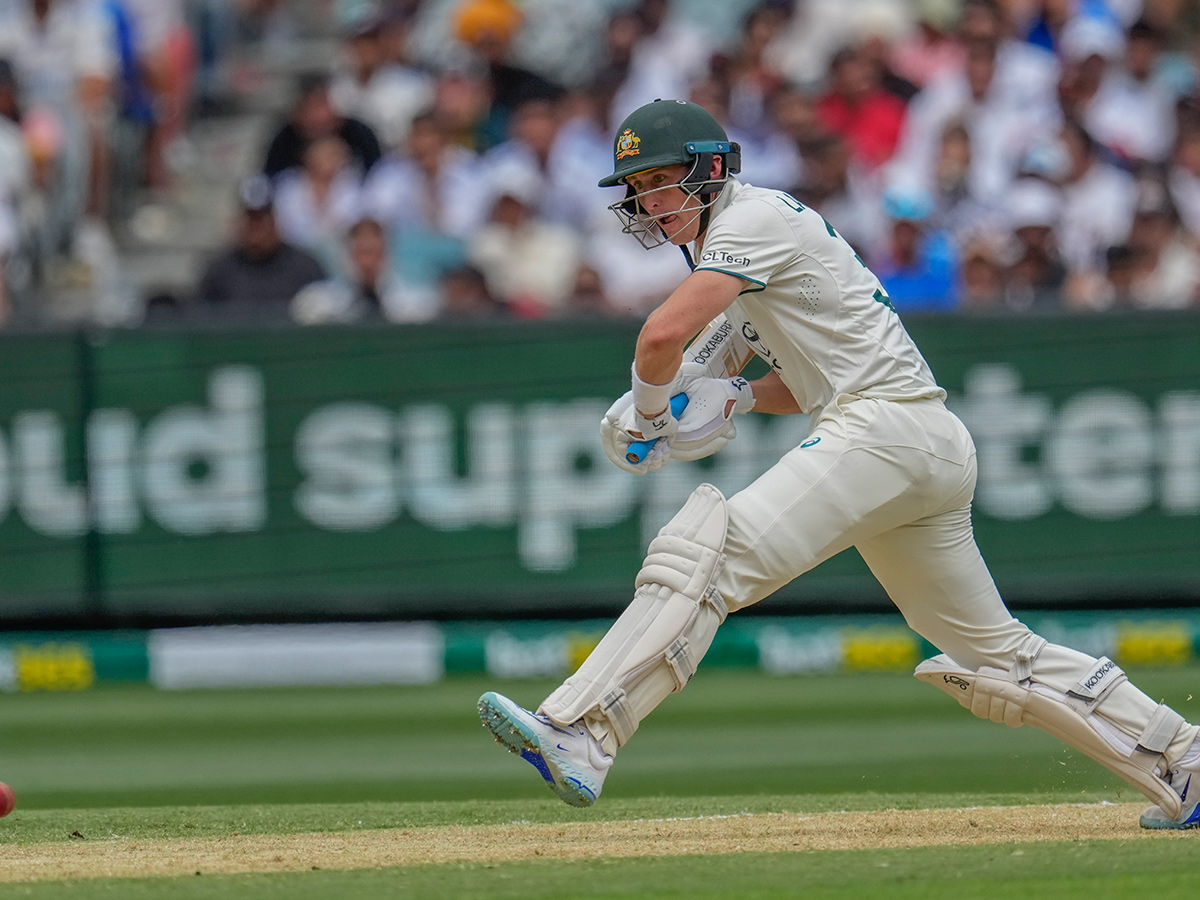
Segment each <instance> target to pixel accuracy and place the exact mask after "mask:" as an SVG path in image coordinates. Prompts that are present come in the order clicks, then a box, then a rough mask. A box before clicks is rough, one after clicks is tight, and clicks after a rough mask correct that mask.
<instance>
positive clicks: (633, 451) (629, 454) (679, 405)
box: [625, 394, 688, 466]
mask: <svg viewBox="0 0 1200 900" xmlns="http://www.w3.org/2000/svg"><path fill="white" fill-rule="evenodd" d="M687 405H688V398H687V394H676V395H675V396H674V397H672V398H671V415H673V416H674V417H675V418H677V419H678V418H679V414H680V413H682V412H683V411H684V409H686V408H687ZM660 440H662V438H654V439H652V440H649V441H634V442H633V443H632V444H630V445H629V449H628V450H627V451H625V461H626V462H628V463H629V464H630V465H634V466H636V465H637V464H638V463H640V462H641V461H642V460H643V459H645V458H646V457H647V456H648V455H649V453H650V451H651V450H652V449H653V448H654V445H655V444H657V443H658V442H659V441H660Z"/></svg>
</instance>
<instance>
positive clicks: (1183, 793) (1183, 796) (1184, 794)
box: [1179, 775, 1192, 803]
mask: <svg viewBox="0 0 1200 900" xmlns="http://www.w3.org/2000/svg"><path fill="white" fill-rule="evenodd" d="M1191 786H1192V776H1191V775H1189V776H1188V780H1187V781H1186V782H1185V783H1184V785H1183V790H1182V791H1180V792H1179V802H1180V803H1186V802H1187V795H1188V788H1190V787H1191Z"/></svg>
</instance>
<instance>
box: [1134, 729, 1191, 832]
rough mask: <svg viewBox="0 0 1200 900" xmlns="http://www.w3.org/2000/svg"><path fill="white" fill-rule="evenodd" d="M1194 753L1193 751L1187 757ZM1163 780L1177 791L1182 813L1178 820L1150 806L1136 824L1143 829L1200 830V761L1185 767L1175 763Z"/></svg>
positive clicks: (1158, 808)
mask: <svg viewBox="0 0 1200 900" xmlns="http://www.w3.org/2000/svg"><path fill="white" fill-rule="evenodd" d="M1194 752H1195V750H1194V749H1193V751H1191V752H1190V753H1189V754H1188V756H1191V753H1194ZM1165 780H1166V781H1167V782H1168V783H1169V784H1170V785H1171V787H1173V788H1174V789H1175V790H1176V791H1178V793H1179V800H1180V802H1181V803H1182V804H1183V812H1181V813H1180V814H1179V818H1177V819H1172V818H1171V817H1170V816H1168V815H1167V814H1166V813H1165V812H1163V810H1162V809H1161V808H1160V807H1157V806H1151V807H1150V808H1149V809H1147V810H1146V811H1145V812H1143V813H1142V816H1141V818H1140V819H1138V824H1139V825H1141V826H1142V827H1143V828H1158V829H1174V830H1176V831H1183V830H1184V829H1187V828H1200V759H1193V760H1191V761H1190V762H1189V763H1188V764H1186V765H1185V764H1183V763H1182V762H1180V763H1176V764H1175V765H1174V766H1172V767H1171V770H1170V771H1169V772H1168V773H1167V777H1166V779H1165Z"/></svg>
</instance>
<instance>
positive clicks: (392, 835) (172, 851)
mask: <svg viewBox="0 0 1200 900" xmlns="http://www.w3.org/2000/svg"><path fill="white" fill-rule="evenodd" d="M1145 805H1146V804H1145V803H1122V804H1112V803H1102V804H1086V805H1082V804H1081V805H1075V804H1064V805H1055V806H1012V807H978V808H974V809H929V810H903V811H899V810H877V811H871V812H833V813H818V814H811V815H806V814H800V813H754V814H751V813H747V814H743V815H730V816H701V817H696V818H678V819H641V820H636V821H613V822H596V823H591V822H572V823H559V824H532V823H528V822H514V823H511V824H507V825H481V826H436V827H421V828H404V829H379V830H368V831H358V832H333V833H317V834H291V835H239V834H237V833H236V832H235V833H232V834H230V835H228V836H225V837H218V838H197V839H190V840H132V839H128V838H122V837H121V836H120V835H111V836H108V837H105V838H100V839H79V840H72V841H68V842H62V843H36V844H32V843H31V844H25V845H20V844H17V845H10V846H7V847H5V852H4V855H3V857H2V858H0V881H5V882H21V881H50V880H58V879H67V878H119V877H133V876H139V877H148V876H169V875H191V874H195V873H198V872H203V873H205V874H228V873H245V872H294V871H302V870H310V869H314V868H315V869H361V868H371V867H376V866H412V865H422V864H426V863H446V862H460V861H470V862H473V863H500V862H509V861H514V860H526V859H534V858H539V857H540V858H558V859H583V858H589V857H604V858H614V857H636V856H673V855H686V854H710V853H733V852H743V851H744V852H749V851H753V852H787V851H803V850H849V849H872V848H901V847H930V846H967V845H978V844H1020V843H1026V842H1038V841H1063V840H1106V839H1130V838H1149V837H1159V838H1161V837H1164V836H1169V835H1172V834H1183V833H1168V835H1164V834H1163V833H1161V832H1149V831H1145V830H1143V829H1141V828H1139V827H1138V824H1137V817H1138V813H1139V812H1140V811H1141V810H1142V809H1143V808H1144V807H1145Z"/></svg>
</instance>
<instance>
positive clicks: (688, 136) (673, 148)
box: [600, 100, 742, 253]
mask: <svg viewBox="0 0 1200 900" xmlns="http://www.w3.org/2000/svg"><path fill="white" fill-rule="evenodd" d="M716 156H721V157H722V158H723V159H724V161H725V165H724V167H723V170H722V172H721V176H720V177H719V178H711V177H710V175H711V172H712V163H713V158H714V157H716ZM678 164H685V165H688V169H687V172H686V173H685V174H684V176H683V178H682V180H680V181H679V182H678V183H676V184H671V185H666V186H664V187H662V188H656V189H655V190H669V189H671V188H681V189H683V190H684V191H685V192H686V193H688V194H692V195H693V196H695V197H697V198H698V199H699V200H700V206H699V208H698V209H697V211H696V217H697V218H699V219H700V230H701V231H704V230H705V229H706V228H707V227H708V218H709V214H710V207H711V206H712V204H713V202H714V201H715V200H716V198H717V195H718V194H720V192H721V189H722V188H724V187H725V181H726V178H727V177H728V176H729V175H732V174H734V173H736V172H740V171H741V169H742V150H741V147H739V146H738V145H737V144H736V143H734V142H733V141H730V140H729V136H728V135H727V134H725V129H724V128H722V127H721V123H720V122H718V121H717V120H716V119H715V118H713V115H712V113H710V112H709V111H708V110H706V109H705V108H704V107H703V106H700V105H698V104H696V103H689V102H687V101H686V100H655V101H654V102H653V103H647V104H646V105H645V106H641V107H638V108H637V109H635V110H634V111H633V112H632V113H630V114H629V116H628V117H627V118H626V119H625V121H624V122H622V123H621V127H620V128H618V129H617V137H616V141H615V142H614V145H613V172H612V174H611V175H608V176H605V177H604V178H602V179H600V187H617V186H619V185H622V184H624V185H625V197H624V199H622V200H618V201H617V202H616V203H613V204H612V205H610V206H609V209H611V210H612V211H613V212H614V213H616V214H617V218H619V219H620V220H621V223H622V226H623V228H622V230H623V231H624V232H625V233H627V234H632V235H634V237H636V238H637V239H638V240H639V241H640V242H641V244H642V246H643V247H646V248H647V249H649V248H651V247H657V246H659V245H660V244H663V243H666V241H667V237H666V234H665V233H664V232H663V230H662V228H661V227H660V226H659V225H658V221H657V220H658V219H659V218H662V217H663V216H666V215H670V213H662V214H660V215H658V216H651V215H649V214H648V213H647V212H646V209H645V207H643V206H642V204H641V203H640V202H639V201H638V197H637V196H636V194H635V192H634V190H633V188H632V187H631V186H630V185H628V184H626V182H625V179H626V178H628V177H629V176H631V175H636V174H638V173H639V172H646V171H648V170H650V169H658V168H661V167H662V166H673V165H678ZM685 253H686V251H685Z"/></svg>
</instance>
